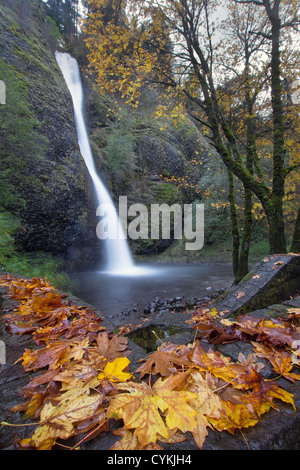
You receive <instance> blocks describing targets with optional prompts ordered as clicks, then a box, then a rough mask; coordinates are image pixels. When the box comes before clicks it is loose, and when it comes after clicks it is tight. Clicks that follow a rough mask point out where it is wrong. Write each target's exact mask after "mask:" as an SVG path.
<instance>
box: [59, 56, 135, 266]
mask: <svg viewBox="0 0 300 470" xmlns="http://www.w3.org/2000/svg"><path fill="white" fill-rule="evenodd" d="M55 57H56V61H57V63H58V65H59V67H60V69H61V71H62V73H63V76H64V78H65V81H66V84H67V86H68V89H69V91H70V93H71V96H72V100H73V106H74V115H75V121H76V128H77V135H78V143H79V147H80V151H81V155H82V157H83V158H84V161H85V163H86V166H87V169H88V171H89V174H90V176H91V178H92V181H93V183H94V187H95V192H96V196H97V201H98V204H99V205H100V204H105V206H106V207H109V210H110V213H109V214H108V219H109V224H110V227H112V230H113V233H116V234H119V236H118V237H117V239H110V238H106V239H105V240H104V243H105V245H106V246H105V252H106V256H107V265H106V267H105V271H108V272H109V273H113V274H114V273H115V274H129V275H130V274H131V273H132V272H134V271H135V267H134V263H133V260H132V256H131V253H130V250H129V247H128V243H127V241H126V238H125V236H124V231H123V227H122V225H121V222H120V219H119V217H118V214H117V211H116V209H115V207H114V205H113V202H112V199H111V197H110V195H109V193H108V192H107V190H106V188H105V186H104V184H103V183H102V181H101V179H100V178H99V176H98V174H97V172H96V168H95V164H94V159H93V154H92V151H91V147H90V142H89V138H88V133H87V130H86V125H85V120H84V117H83V90H82V83H81V77H80V71H79V67H78V63H77V61H76V59H74V58H73V57H71V56H70V55H69V54H67V53H61V52H56V53H55Z"/></svg>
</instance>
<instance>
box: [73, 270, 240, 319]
mask: <svg viewBox="0 0 300 470" xmlns="http://www.w3.org/2000/svg"><path fill="white" fill-rule="evenodd" d="M70 278H71V279H72V281H73V293H74V295H76V296H78V297H80V298H81V299H83V300H84V301H85V302H88V303H90V304H91V305H93V306H95V307H96V308H98V309H100V310H101V311H102V313H103V314H104V315H105V316H108V317H112V316H115V315H117V314H119V313H120V312H121V311H124V309H134V311H135V312H136V315H137V316H138V315H139V314H141V313H143V311H144V307H145V306H146V305H148V304H149V303H151V302H152V301H154V300H155V299H156V298H157V297H158V298H159V299H160V300H165V299H170V298H174V297H184V298H186V299H187V298H190V297H195V298H203V297H205V296H209V295H210V294H212V293H214V292H215V291H218V290H220V289H227V288H229V287H230V286H231V285H232V282H233V274H232V266H231V265H230V264H223V263H222V264H218V263H211V264H201V265H177V264H167V265H159V264H156V265H154V264H152V265H137V266H136V267H135V268H134V269H133V270H132V271H131V272H129V273H128V274H127V275H124V274H123V273H121V274H120V273H108V272H105V271H90V272H82V273H72V274H71V275H70Z"/></svg>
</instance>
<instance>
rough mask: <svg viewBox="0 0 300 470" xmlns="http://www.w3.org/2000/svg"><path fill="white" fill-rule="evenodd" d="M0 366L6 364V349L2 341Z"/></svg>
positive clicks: (0, 342)
mask: <svg viewBox="0 0 300 470" xmlns="http://www.w3.org/2000/svg"><path fill="white" fill-rule="evenodd" d="M0 364H6V347H5V343H4V341H0Z"/></svg>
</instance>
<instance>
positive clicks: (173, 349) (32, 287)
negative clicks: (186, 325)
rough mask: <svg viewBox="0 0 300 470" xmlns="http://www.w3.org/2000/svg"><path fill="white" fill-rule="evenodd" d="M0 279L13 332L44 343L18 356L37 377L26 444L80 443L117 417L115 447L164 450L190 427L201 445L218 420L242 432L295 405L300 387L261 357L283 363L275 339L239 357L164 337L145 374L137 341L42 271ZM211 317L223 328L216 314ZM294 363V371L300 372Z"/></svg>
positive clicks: (220, 426)
mask: <svg viewBox="0 0 300 470" xmlns="http://www.w3.org/2000/svg"><path fill="white" fill-rule="evenodd" d="M0 285H1V286H7V287H8V295H9V296H10V297H11V298H13V299H16V300H18V301H19V305H18V306H17V307H16V308H15V309H14V311H13V312H12V313H9V314H7V315H5V317H4V320H5V321H6V323H7V330H8V331H9V332H11V333H13V334H24V333H26V334H28V333H30V334H32V338H33V340H34V342H35V343H36V345H37V348H35V349H34V350H29V349H26V350H25V352H24V354H23V356H22V357H21V358H20V359H19V360H18V361H22V364H23V367H24V370H25V371H26V372H28V373H30V374H32V376H31V377H32V378H31V380H30V382H29V383H28V384H27V385H26V386H25V387H24V388H23V389H22V391H21V394H22V395H23V396H24V399H25V402H24V403H23V404H21V405H19V406H17V407H15V408H14V409H13V411H22V412H24V413H25V418H31V419H32V420H33V422H34V423H35V425H36V427H35V429H34V431H33V433H32V435H31V437H29V438H28V439H23V440H21V441H20V442H19V447H20V448H25V449H32V448H35V449H51V448H52V447H53V446H54V445H55V444H56V445H62V441H64V440H66V439H68V438H70V437H74V436H75V439H76V436H78V437H77V442H76V444H75V445H74V447H73V448H76V447H78V446H79V445H80V443H82V442H83V441H87V440H88V439H91V438H94V437H96V436H97V435H99V434H100V433H102V432H107V431H109V430H110V424H111V422H112V420H118V421H117V424H120V428H119V429H117V430H114V431H112V432H113V433H114V434H116V435H118V436H121V439H120V440H119V441H117V442H116V443H115V444H114V446H113V447H112V448H111V449H113V450H117V449H119V450H140V449H143V450H144V449H145V450H146V449H162V447H161V446H160V445H159V444H158V442H160V443H161V444H164V443H170V444H172V443H176V442H181V441H183V440H185V438H186V437H185V436H184V434H185V433H188V432H189V433H191V434H192V435H193V438H194V440H195V442H196V443H197V445H198V447H199V448H201V447H202V445H203V443H204V441H205V438H206V436H207V433H208V431H207V430H208V428H211V429H213V430H217V431H223V430H227V431H228V432H230V433H232V434H234V432H235V431H236V430H240V431H241V430H242V428H247V427H249V426H254V425H255V424H256V423H257V422H258V421H259V419H260V418H261V416H262V415H263V414H264V413H266V412H268V411H269V410H270V408H273V409H275V410H279V408H278V405H277V403H276V402H275V400H281V401H283V402H286V403H288V404H290V405H291V406H292V407H293V408H294V409H295V406H294V401H293V395H292V394H291V393H289V392H287V391H285V390H284V389H282V388H281V387H279V386H278V384H277V383H276V382H274V381H273V380H266V379H265V378H263V377H262V375H260V373H259V371H260V370H261V367H262V364H260V363H259V362H258V358H259V357H261V355H263V357H268V358H269V359H270V360H271V362H272V364H273V365H274V364H275V363H276V364H277V359H276V357H277V356H276V355H275V358H274V357H273V355H272V354H273V353H272V354H271V352H270V351H269V349H268V350H264V349H263V347H265V348H270V346H268V345H264V346H263V347H262V344H260V345H259V347H260V349H259V348H258V349H257V352H256V354H251V355H250V356H249V357H248V358H245V357H243V356H241V357H239V361H238V362H233V361H232V360H231V359H230V358H229V357H225V356H223V355H222V354H221V353H219V352H216V351H213V350H211V349H210V350H209V351H208V352H205V351H204V350H203V349H202V348H201V346H200V342H199V341H195V342H194V343H193V344H190V345H187V346H183V345H175V344H172V343H168V344H163V345H162V346H161V347H159V348H158V349H157V350H156V351H155V352H153V353H152V354H150V355H148V356H147V357H146V358H144V359H141V361H140V362H142V364H141V366H140V367H139V368H138V369H137V370H136V371H135V374H140V376H139V377H138V378H135V376H134V375H133V373H132V371H130V369H129V365H130V360H129V359H128V357H127V355H129V353H130V352H129V351H127V339H126V338H125V337H124V336H122V335H121V334H120V333H119V334H113V333H112V332H108V331H107V330H106V329H105V328H104V327H103V326H102V325H101V319H99V318H98V317H97V316H96V315H95V314H94V313H93V312H92V311H91V310H89V309H86V308H83V307H78V306H74V305H70V302H69V301H68V300H67V299H66V298H65V296H63V295H61V294H59V293H57V292H56V291H55V289H54V287H52V286H51V285H50V284H49V283H48V282H47V281H45V280H42V279H36V278H35V279H31V280H28V279H16V278H13V277H11V276H6V277H2V280H0ZM296 317H297V318H296V319H295V321H296V320H297V319H298V314H296ZM204 319H205V321H204ZM201 320H202V323H203V324H206V326H208V327H209V328H210V329H211V330H212V329H213V324H212V323H213V322H212V315H210V316H209V315H207V314H206V315H205V317H203V318H201ZM209 322H210V323H209ZM224 326H225V325H224ZM229 326H230V327H232V325H229ZM229 326H228V325H227V326H226V327H229ZM256 327H258V326H257V325H256ZM295 328H298V326H295ZM236 331H238V328H237V327H236ZM18 361H17V362H18ZM289 364H290V363H289ZM290 365H291V364H290ZM291 367H292V365H291ZM287 368H288V366H287ZM286 370H287V369H285V370H284V372H285V373H284V374H282V375H285V377H287V378H289V379H290V380H295V379H298V378H299V376H297V374H293V373H291V372H290V369H289V370H288V372H286ZM280 373H281V372H280ZM2 424H4V425H5V424H6V425H8V423H2ZM241 432H242V431H241Z"/></svg>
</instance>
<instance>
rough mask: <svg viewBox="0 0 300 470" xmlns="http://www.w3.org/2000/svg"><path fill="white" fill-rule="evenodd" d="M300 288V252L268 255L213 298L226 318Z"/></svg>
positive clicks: (290, 293) (292, 294) (285, 295)
mask: <svg viewBox="0 0 300 470" xmlns="http://www.w3.org/2000/svg"><path fill="white" fill-rule="evenodd" d="M299 292H300V255H297V254H287V255H272V256H267V257H265V258H264V259H263V260H262V261H261V262H260V263H258V264H257V265H256V266H255V267H254V268H253V269H252V270H251V272H249V273H248V274H247V276H246V277H245V278H244V279H243V280H242V281H241V282H240V283H239V284H237V285H236V286H234V287H233V288H232V289H229V290H228V291H226V292H225V294H223V295H221V296H220V297H218V298H217V299H215V301H214V302H213V306H214V307H215V308H216V309H217V311H218V312H224V316H223V318H226V317H229V316H236V315H238V314H241V313H247V312H251V311H253V310H256V309H259V308H264V307H267V306H268V305H271V304H275V303H276V302H280V301H282V300H288V299H289V298H290V297H291V296H294V295H296V294H297V293H299Z"/></svg>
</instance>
